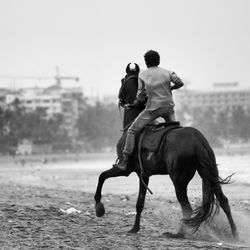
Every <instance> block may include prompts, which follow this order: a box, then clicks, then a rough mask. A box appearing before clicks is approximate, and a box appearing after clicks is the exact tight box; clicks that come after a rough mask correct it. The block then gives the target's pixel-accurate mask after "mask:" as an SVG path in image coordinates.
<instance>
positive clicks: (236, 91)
mask: <svg viewBox="0 0 250 250" xmlns="http://www.w3.org/2000/svg"><path fill="white" fill-rule="evenodd" d="M174 99H175V103H176V109H177V110H178V109H179V110H180V109H183V108H184V107H187V108H189V109H194V108H201V109H207V108H210V107H211V108H213V109H214V110H215V112H216V113H218V112H220V111H223V110H226V109H228V110H229V112H230V111H232V110H233V109H234V108H236V107H241V108H243V109H244V110H245V111H247V112H249V111H250V89H240V88H239V86H238V83H237V82H233V83H215V84H214V88H213V89H212V90H210V91H202V90H188V89H180V90H178V91H176V92H174Z"/></svg>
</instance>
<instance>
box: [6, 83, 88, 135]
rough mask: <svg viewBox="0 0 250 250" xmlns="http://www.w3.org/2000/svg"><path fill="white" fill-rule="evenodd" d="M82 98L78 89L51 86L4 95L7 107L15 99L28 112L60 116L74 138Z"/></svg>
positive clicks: (25, 89)
mask: <svg viewBox="0 0 250 250" xmlns="http://www.w3.org/2000/svg"><path fill="white" fill-rule="evenodd" d="M82 96H83V94H82V89H81V88H80V87H74V88H62V87H61V86H59V85H53V86H50V87H49V88H37V87H35V88H24V89H20V90H18V91H15V92H11V91H10V92H8V93H6V95H5V104H6V105H8V104H10V103H12V102H13V101H14V100H15V99H16V98H17V99H18V100H19V101H20V103H21V105H22V106H23V107H24V108H25V109H26V111H28V112H29V111H30V112H31V111H35V110H36V109H37V108H43V109H45V110H46V113H47V115H48V117H53V115H55V114H62V115H63V117H64V124H65V128H66V130H67V131H68V135H69V136H70V137H72V138H75V137H76V136H77V131H76V122H77V119H78V117H79V113H80V112H81V110H82V106H83V102H82Z"/></svg>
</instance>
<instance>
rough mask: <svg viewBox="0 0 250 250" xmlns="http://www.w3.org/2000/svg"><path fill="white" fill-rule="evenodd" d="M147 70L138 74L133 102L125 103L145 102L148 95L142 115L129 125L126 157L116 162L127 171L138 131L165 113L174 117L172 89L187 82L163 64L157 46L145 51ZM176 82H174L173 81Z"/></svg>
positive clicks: (131, 105)
mask: <svg viewBox="0 0 250 250" xmlns="http://www.w3.org/2000/svg"><path fill="white" fill-rule="evenodd" d="M144 59H145V63H146V66H147V70H145V71H142V72H140V74H139V77H138V92H137V97H136V100H135V101H134V103H133V104H125V109H130V108H133V107H136V106H138V105H141V103H142V102H143V101H145V95H147V103H146V108H145V109H144V110H143V111H142V112H141V113H140V114H139V115H138V117H137V118H136V119H135V120H134V122H133V123H132V124H131V126H130V127H129V129H128V133H127V137H126V142H125V146H124V148H123V160H122V161H120V162H118V163H117V164H115V165H114V166H115V167H117V168H119V169H121V170H123V171H126V169H127V162H128V158H129V156H130V155H131V154H132V153H133V150H134V145H135V135H136V134H137V133H138V132H139V131H141V130H142V129H143V128H144V127H145V126H146V125H147V124H149V123H150V122H152V121H153V120H155V119H157V118H158V117H163V118H164V119H165V120H166V121H174V120H175V116H174V101H173V98H172V90H174V89H178V88H180V87H182V86H183V85H184V84H183V82H182V80H181V79H180V78H179V77H178V76H177V75H176V73H175V72H172V71H169V70H167V69H163V68H161V67H159V64H160V55H159V54H158V52H156V51H154V50H149V51H148V52H146V54H145V55H144ZM171 84H172V85H171Z"/></svg>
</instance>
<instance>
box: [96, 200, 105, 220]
mask: <svg viewBox="0 0 250 250" xmlns="http://www.w3.org/2000/svg"><path fill="white" fill-rule="evenodd" d="M95 212H96V216H97V217H102V216H103V215H104V214H105V208H104V206H103V204H102V203H101V202H98V203H96V204H95Z"/></svg>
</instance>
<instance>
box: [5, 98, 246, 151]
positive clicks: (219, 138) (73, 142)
mask: <svg viewBox="0 0 250 250" xmlns="http://www.w3.org/2000/svg"><path fill="white" fill-rule="evenodd" d="M176 117H177V120H179V121H180V122H181V125H183V126H193V127H195V128H197V129H199V130H200V131H201V132H202V133H203V134H204V135H205V137H206V138H207V139H208V141H209V142H210V143H211V145H212V146H213V147H220V146H222V145H223V143H224V142H225V141H227V142H239V141H240V142H244V141H249V140H250V126H249V124H250V110H249V111H245V110H244V109H242V108H241V107H236V108H235V109H233V110H231V111H230V110H228V109H225V110H223V111H220V112H215V110H213V109H212V108H209V109H202V108H196V109H188V107H185V108H183V109H179V110H177V111H176ZM121 128H122V121H121V114H119V110H118V107H117V105H116V104H105V103H103V102H97V103H96V104H95V105H88V104H85V106H84V109H83V110H82V112H81V113H80V115H79V118H78V120H77V122H76V124H75V129H76V131H78V135H77V137H76V138H71V137H69V136H68V133H67V130H66V128H65V121H64V118H63V115H62V114H55V115H53V116H52V117H49V118H48V116H47V114H46V110H44V109H37V110H35V111H32V112H27V110H25V108H22V107H21V106H20V103H19V102H18V100H16V101H15V102H13V104H12V105H11V106H10V107H9V108H7V109H3V108H0V152H1V153H10V152H12V151H14V150H16V147H17V145H18V143H20V142H21V141H22V140H23V139H27V140H30V141H32V142H34V143H37V144H39V143H41V144H42V143H51V144H52V145H53V148H54V150H69V151H70V150H72V151H79V152H82V151H87V152H93V151H94V152H96V151H101V150H112V151H113V150H115V147H116V143H117V141H118V139H119V137H120V136H121V134H122V132H121Z"/></svg>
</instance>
